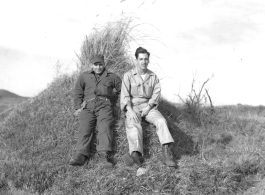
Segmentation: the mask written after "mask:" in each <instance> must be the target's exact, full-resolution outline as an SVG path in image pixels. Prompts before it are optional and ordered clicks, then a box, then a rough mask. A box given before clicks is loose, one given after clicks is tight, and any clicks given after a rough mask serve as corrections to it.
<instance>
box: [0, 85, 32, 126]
mask: <svg viewBox="0 0 265 195" xmlns="http://www.w3.org/2000/svg"><path fill="white" fill-rule="evenodd" d="M27 99H28V97H22V96H19V95H17V94H15V93H12V92H10V91H7V90H4V89H0V122H1V121H3V120H4V119H5V118H6V117H7V116H8V115H9V114H10V112H11V111H12V110H13V108H14V107H15V106H16V105H18V104H20V103H22V102H23V101H25V100H27Z"/></svg>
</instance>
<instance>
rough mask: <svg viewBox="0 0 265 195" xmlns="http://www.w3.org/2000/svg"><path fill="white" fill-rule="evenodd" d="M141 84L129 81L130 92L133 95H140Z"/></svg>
mask: <svg viewBox="0 0 265 195" xmlns="http://www.w3.org/2000/svg"><path fill="white" fill-rule="evenodd" d="M140 88H141V84H140V83H138V84H137V83H131V94H132V95H133V96H138V95H140V92H141V89H140Z"/></svg>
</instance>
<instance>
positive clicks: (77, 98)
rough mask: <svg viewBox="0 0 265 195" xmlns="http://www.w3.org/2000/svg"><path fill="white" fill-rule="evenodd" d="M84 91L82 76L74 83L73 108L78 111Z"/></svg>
mask: <svg viewBox="0 0 265 195" xmlns="http://www.w3.org/2000/svg"><path fill="white" fill-rule="evenodd" d="M84 91H85V83H84V81H83V77H82V74H81V75H80V76H79V78H78V79H77V81H76V84H75V88H74V108H75V110H78V109H80V108H81V104H82V103H83V100H84Z"/></svg>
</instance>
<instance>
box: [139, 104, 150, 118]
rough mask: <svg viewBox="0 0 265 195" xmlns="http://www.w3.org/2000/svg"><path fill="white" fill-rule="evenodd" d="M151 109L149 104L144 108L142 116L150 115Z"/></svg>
mask: <svg viewBox="0 0 265 195" xmlns="http://www.w3.org/2000/svg"><path fill="white" fill-rule="evenodd" d="M150 110H151V106H150V105H148V106H146V107H145V108H143V110H142V113H141V117H145V116H146V115H148V113H149V112H150Z"/></svg>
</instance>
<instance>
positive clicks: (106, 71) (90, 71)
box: [88, 67, 111, 76]
mask: <svg viewBox="0 0 265 195" xmlns="http://www.w3.org/2000/svg"><path fill="white" fill-rule="evenodd" d="M88 73H89V74H95V72H94V70H93V69H92V68H91V69H90V70H89V71H88ZM110 73H111V72H109V71H108V70H107V69H106V67H105V69H104V71H103V73H102V74H101V75H104V76H106V75H107V74H110Z"/></svg>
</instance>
